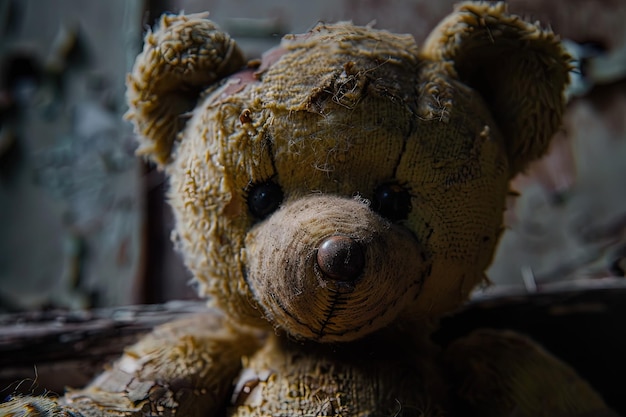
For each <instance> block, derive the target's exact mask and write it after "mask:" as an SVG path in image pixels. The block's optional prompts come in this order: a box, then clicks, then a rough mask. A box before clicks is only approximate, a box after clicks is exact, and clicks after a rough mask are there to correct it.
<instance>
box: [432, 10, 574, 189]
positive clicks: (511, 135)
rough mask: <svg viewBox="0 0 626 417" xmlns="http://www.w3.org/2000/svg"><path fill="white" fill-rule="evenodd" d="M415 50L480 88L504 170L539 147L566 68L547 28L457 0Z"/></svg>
mask: <svg viewBox="0 0 626 417" xmlns="http://www.w3.org/2000/svg"><path fill="white" fill-rule="evenodd" d="M422 55H423V56H424V57H425V58H427V59H432V60H441V61H446V62H449V63H450V64H451V66H452V67H453V68H454V71H453V72H456V75H457V76H458V78H459V79H460V80H461V81H462V82H463V83H465V84H467V85H469V86H470V87H472V88H473V89H475V90H476V91H478V92H479V93H480V94H481V96H482V97H483V99H484V100H485V102H486V103H487V105H488V106H489V107H490V110H491V113H492V114H493V115H494V117H495V120H496V122H497V123H498V125H499V127H500V129H501V131H502V133H503V135H504V136H505V140H506V143H507V147H508V154H509V156H510V159H511V176H513V175H515V174H516V173H517V172H519V171H521V170H523V169H524V168H525V167H526V166H527V165H528V163H529V162H531V161H532V160H534V159H536V158H538V157H540V156H541V155H543V154H544V153H545V151H546V150H547V148H548V145H549V143H550V139H551V137H552V135H553V134H554V133H555V132H556V130H557V129H559V127H560V124H561V117H562V114H563V110H564V107H565V97H564V91H565V88H566V87H567V84H568V82H569V72H570V70H571V65H570V61H571V59H570V57H569V56H568V55H567V53H566V52H565V50H564V49H563V47H562V46H561V42H560V41H559V39H558V37H557V36H556V35H555V34H554V33H552V32H551V31H550V30H545V29H542V28H541V27H540V26H539V24H537V23H535V24H533V23H529V22H526V21H524V20H522V19H521V18H519V17H518V16H514V15H510V14H507V10H506V6H505V4H504V3H487V2H465V3H461V4H459V5H458V6H457V7H456V8H455V10H454V12H453V13H452V14H450V15H449V16H448V17H447V18H446V19H444V20H443V21H442V22H441V23H440V24H439V25H438V26H437V27H436V28H435V29H434V30H433V31H432V33H431V34H430V35H429V36H428V39H427V40H426V42H425V44H424V46H423V50H422Z"/></svg>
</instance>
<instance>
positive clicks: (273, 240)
mask: <svg viewBox="0 0 626 417" xmlns="http://www.w3.org/2000/svg"><path fill="white" fill-rule="evenodd" d="M569 71H570V64H569V58H568V57H567V55H566V54H565V53H564V51H563V50H562V48H561V46H560V43H559V41H558V39H557V38H556V36H555V35H553V34H552V33H551V32H550V31H546V30H543V29H541V28H540V27H539V26H538V25H536V24H530V23H527V22H525V21H523V20H521V19H520V18H518V17H516V16H511V15H508V14H507V12H506V10H505V6H504V5H503V4H493V3H464V4H461V5H460V6H458V7H457V8H456V10H455V11H454V13H452V14H451V15H450V16H449V17H447V18H446V19H445V20H444V21H443V22H442V23H441V24H440V25H439V26H438V27H437V28H436V29H435V30H434V31H433V32H432V34H431V35H430V36H429V38H428V39H427V40H426V42H425V44H424V45H423V46H421V47H418V45H416V43H415V41H414V39H413V38H412V37H411V36H407V35H395V34H391V33H388V32H386V31H381V30H375V29H372V28H371V27H358V26H354V25H352V24H349V23H338V24H333V25H326V24H320V25H318V26H316V27H315V28H314V29H312V30H311V31H310V32H309V33H306V34H303V35H295V36H287V37H285V39H284V40H283V42H282V43H281V45H280V46H279V47H277V48H276V49H273V50H271V51H269V52H268V53H267V54H265V55H264V56H263V59H261V60H260V61H253V62H248V63H246V61H245V60H244V58H243V56H242V54H241V52H240V50H239V49H238V47H237V45H236V44H235V42H234V41H233V40H232V39H230V38H229V37H228V35H227V34H225V33H223V32H221V31H220V30H219V29H218V28H217V27H216V26H215V25H214V24H213V23H212V22H210V21H209V20H206V18H205V15H188V16H185V15H167V16H164V17H163V18H162V20H161V23H160V25H159V27H158V28H157V29H156V30H155V31H154V32H151V33H148V35H147V37H146V42H145V48H144V50H143V52H142V53H141V55H140V56H139V57H138V58H137V62H136V64H135V68H134V70H133V72H132V74H131V75H130V76H129V78H128V100H129V105H130V110H129V113H128V115H129V118H130V120H132V122H133V123H134V124H135V127H136V131H137V133H138V134H139V135H140V136H141V138H142V139H141V147H140V149H139V152H140V153H141V154H144V155H147V156H148V157H150V158H151V159H152V160H153V161H155V162H156V163H157V164H158V165H159V166H160V167H161V168H162V169H164V170H165V172H166V173H167V174H168V175H169V177H170V181H171V188H170V191H169V199H170V202H171V204H172V206H173V209H174V212H175V215H176V220H177V227H176V232H175V241H176V245H177V246H178V248H179V249H180V252H181V253H182V254H183V256H184V258H185V261H186V263H187V266H188V267H189V269H190V270H191V271H192V272H193V274H194V277H195V279H196V280H197V282H198V284H199V288H200V292H201V293H202V295H204V296H207V297H209V299H210V300H211V302H212V303H214V305H215V306H216V307H217V309H216V310H215V311H218V310H219V311H221V313H217V312H215V313H214V314H211V315H205V316H201V317H193V318H190V319H186V320H185V321H182V322H180V321H179V322H175V323H171V324H169V325H166V326H163V327H161V328H158V329H157V330H155V331H154V332H153V333H152V334H150V335H148V336H147V337H146V338H144V339H143V340H141V341H140V342H138V343H137V344H136V345H135V346H133V347H130V348H129V349H128V350H127V351H126V353H125V354H124V356H123V357H122V358H121V359H120V360H119V361H118V362H117V363H115V364H114V365H113V367H112V368H111V369H109V370H107V371H106V372H105V373H104V374H102V375H101V376H100V377H99V378H97V379H96V380H95V381H94V382H93V383H92V384H91V385H90V386H88V387H87V388H85V389H82V390H76V391H70V392H69V393H68V394H66V396H65V397H63V398H61V399H59V400H58V401H55V400H52V399H45V398H24V397H22V398H17V399H14V400H13V401H12V402H9V403H7V404H5V405H4V406H3V407H4V408H2V410H4V411H5V414H6V410H21V411H19V412H16V414H15V415H23V414H22V412H23V411H24V410H26V409H27V408H28V407H31V411H32V413H31V415H73V416H85V417H87V416H95V415H120V416H135V415H167V416H173V415H178V416H209V415H229V416H292V415H294V416H296V415H297V416H401V415H402V416H455V415H458V416H461V415H463V416H466V415H469V416H472V415H476V416H478V415H480V416H513V415H515V416H609V415H612V414H611V412H610V410H608V409H607V407H606V406H605V404H604V403H603V401H602V400H601V399H600V397H599V396H598V395H597V394H596V393H594V391H593V390H592V389H591V388H590V387H589V386H588V385H587V384H586V383H585V382H584V381H582V380H581V379H579V378H578V377H577V376H576V374H575V373H574V372H573V371H572V370H571V369H570V368H569V367H567V366H566V365H564V364H562V363H561V362H559V361H558V360H557V359H554V358H553V357H551V356H550V355H549V354H547V353H545V352H544V351H542V350H541V349H540V348H539V347H537V346H536V345H534V344H533V343H532V342H530V341H528V340H526V339H524V338H523V337H521V336H518V335H515V334H512V333H507V332H495V331H487V330H485V331H479V332H476V333H473V334H471V335H470V336H468V337H466V338H464V339H461V340H458V341H456V342H454V343H453V344H452V345H450V346H443V347H440V346H435V345H434V344H433V343H432V342H431V341H430V339H429V336H430V334H431V333H432V331H433V329H434V328H435V327H436V325H437V320H438V319H439V318H440V317H442V315H444V314H446V313H449V312H451V311H453V310H455V309H456V308H458V307H459V306H460V305H461V304H462V303H463V302H464V301H465V300H466V299H467V298H468V295H469V293H470V292H471V291H472V289H473V288H474V287H475V286H476V285H477V284H480V283H482V282H485V281H486V278H485V275H484V270H485V268H486V267H487V266H488V265H489V263H490V260H491V258H492V255H493V252H494V248H495V245H496V243H497V240H498V236H499V235H500V232H501V230H502V214H503V210H504V201H505V197H506V196H507V193H508V192H509V180H510V179H511V178H512V177H513V176H514V175H515V174H517V173H518V172H520V171H521V170H523V169H524V168H525V167H526V166H527V165H528V164H529V162H530V161H532V160H534V159H536V158H537V157H539V156H541V155H542V154H543V153H544V152H545V150H546V148H547V146H548V143H549V139H550V137H551V136H552V134H553V133H554V132H555V130H556V129H558V128H559V124H560V121H561V114H562V112H563V107H564V102H563V90H564V87H565V86H566V84H567V80H568V72H569ZM36 407H39V409H41V410H44V409H45V410H46V412H44V413H41V414H37V412H36V411H35V408H36Z"/></svg>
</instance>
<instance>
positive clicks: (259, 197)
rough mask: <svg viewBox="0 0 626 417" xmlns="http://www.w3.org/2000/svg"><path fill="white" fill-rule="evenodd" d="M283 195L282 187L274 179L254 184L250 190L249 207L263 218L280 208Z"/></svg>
mask: <svg viewBox="0 0 626 417" xmlns="http://www.w3.org/2000/svg"><path fill="white" fill-rule="evenodd" d="M283 196H284V195H283V190H282V188H280V185H278V184H276V183H275V182H274V181H266V182H261V183H258V184H254V185H252V187H251V188H250V189H249V191H248V209H249V210H250V213H252V215H253V216H254V217H256V218H257V219H259V220H262V219H264V218H266V217H267V216H269V215H270V214H272V213H273V212H275V211H276V209H278V207H279V206H280V204H281V203H282V202H283Z"/></svg>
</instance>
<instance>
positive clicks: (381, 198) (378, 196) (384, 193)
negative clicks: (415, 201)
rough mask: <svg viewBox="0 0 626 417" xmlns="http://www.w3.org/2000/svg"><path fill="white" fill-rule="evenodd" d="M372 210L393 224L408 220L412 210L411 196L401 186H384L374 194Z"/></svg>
mask: <svg viewBox="0 0 626 417" xmlns="http://www.w3.org/2000/svg"><path fill="white" fill-rule="evenodd" d="M372 208H373V209H374V210H376V211H377V212H378V214H380V215H381V216H383V217H385V218H387V219H389V220H391V221H392V222H397V221H400V220H406V218H407V217H409V213H410V212H411V208H412V207H411V195H410V194H409V192H408V191H407V189H406V188H404V187H402V186H401V185H399V184H395V183H386V184H382V185H380V186H379V187H378V188H377V189H376V191H375V192H374V201H373V204H372Z"/></svg>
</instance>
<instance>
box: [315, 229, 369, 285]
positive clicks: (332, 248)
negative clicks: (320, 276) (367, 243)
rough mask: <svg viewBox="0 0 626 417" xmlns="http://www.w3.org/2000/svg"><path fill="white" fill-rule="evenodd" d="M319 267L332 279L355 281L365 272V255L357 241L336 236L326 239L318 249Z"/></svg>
mask: <svg viewBox="0 0 626 417" xmlns="http://www.w3.org/2000/svg"><path fill="white" fill-rule="evenodd" d="M317 265H318V266H319V267H320V269H321V270H322V272H323V273H324V275H326V276H327V277H328V278H330V279H333V280H337V281H353V280H355V279H356V278H357V277H358V276H359V275H360V274H361V272H363V268H364V267H365V255H364V254H363V249H362V248H361V245H360V244H359V243H358V242H357V241H356V240H354V239H352V238H351V237H349V236H343V235H334V236H330V237H327V238H326V239H324V240H323V241H322V243H321V244H320V246H319V248H318V249H317Z"/></svg>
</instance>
